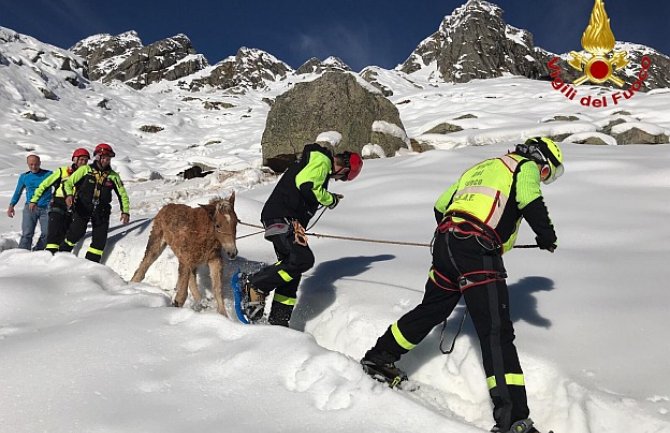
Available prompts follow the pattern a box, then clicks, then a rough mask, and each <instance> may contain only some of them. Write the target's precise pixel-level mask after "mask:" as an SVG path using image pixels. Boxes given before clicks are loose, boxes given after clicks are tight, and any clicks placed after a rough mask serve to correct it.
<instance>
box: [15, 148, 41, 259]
mask: <svg viewBox="0 0 670 433" xmlns="http://www.w3.org/2000/svg"><path fill="white" fill-rule="evenodd" d="M26 163H27V164H28V171H26V172H25V173H21V175H20V176H19V180H18V182H17V183H16V189H15V190H14V195H13V196H12V198H11V199H10V200H9V207H8V208H7V216H8V217H10V218H14V215H15V214H16V211H15V210H14V206H16V204H17V203H18V202H19V200H20V199H21V192H23V190H24V189H25V190H26V206H24V208H23V219H22V220H21V240H20V241H19V248H22V249H24V250H28V251H30V250H31V249H34V250H35V251H37V250H43V249H44V246H45V245H46V239H47V231H48V226H49V216H48V213H47V210H48V208H49V201H50V200H51V191H48V192H47V194H44V195H43V196H42V198H41V199H40V200H39V201H37V205H36V206H35V207H34V208H32V207H30V205H29V203H30V201H31V200H32V198H33V194H35V190H36V189H37V187H38V186H39V185H40V183H42V181H43V180H44V179H46V178H47V177H48V176H49V175H50V174H51V171H50V170H43V169H42V168H41V166H42V161H41V160H40V157H39V156H37V155H28V157H27V158H26ZM38 221H39V223H40V231H41V233H40V237H39V239H38V240H37V243H36V244H35V248H32V246H33V237H34V236H35V227H37V222H38Z"/></svg>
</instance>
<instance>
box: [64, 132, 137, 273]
mask: <svg viewBox="0 0 670 433" xmlns="http://www.w3.org/2000/svg"><path fill="white" fill-rule="evenodd" d="M114 156H116V154H115V153H114V151H113V150H112V147H111V146H110V145H109V144H107V143H100V144H98V145H97V146H96V147H95V150H94V151H93V157H94V160H93V163H91V164H90V165H83V166H81V167H79V168H78V169H77V170H76V171H75V172H74V173H72V175H70V177H68V178H67V179H66V180H65V182H63V188H64V189H65V203H66V205H67V206H68V208H72V212H73V216H72V223H71V224H70V228H69V229H68V231H67V234H66V235H65V239H64V240H63V242H62V243H61V244H60V247H59V251H68V252H69V251H72V249H73V248H74V246H75V245H76V244H77V242H78V241H79V240H80V239H81V238H82V237H83V236H84V233H85V232H86V226H87V225H88V222H89V221H91V226H92V227H93V234H92V241H91V245H90V246H89V248H88V251H86V258H87V259H88V260H91V261H93V262H100V259H101V258H102V254H103V252H104V250H105V245H106V244H107V232H108V231H109V216H110V213H111V210H112V206H111V202H112V192H114V193H115V194H116V196H117V198H118V200H119V204H120V205H121V222H122V223H123V224H128V223H129V222H130V201H129V200H128V194H127V193H126V188H125V187H124V186H123V182H122V181H121V177H120V176H119V174H118V173H117V172H115V171H114V170H112V167H111V165H110V164H111V161H112V158H113V157H114Z"/></svg>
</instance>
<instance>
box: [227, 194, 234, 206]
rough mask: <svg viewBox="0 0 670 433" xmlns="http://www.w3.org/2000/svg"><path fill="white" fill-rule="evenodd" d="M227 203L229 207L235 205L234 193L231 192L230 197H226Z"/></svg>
mask: <svg viewBox="0 0 670 433" xmlns="http://www.w3.org/2000/svg"><path fill="white" fill-rule="evenodd" d="M228 202H229V203H230V205H231V206H232V205H234V204H235V191H233V193H232V194H230V197H228Z"/></svg>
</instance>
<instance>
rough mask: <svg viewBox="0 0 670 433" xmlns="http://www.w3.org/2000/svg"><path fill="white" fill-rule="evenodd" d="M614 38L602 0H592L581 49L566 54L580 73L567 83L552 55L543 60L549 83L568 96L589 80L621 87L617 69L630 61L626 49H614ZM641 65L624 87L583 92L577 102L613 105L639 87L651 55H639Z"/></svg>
mask: <svg viewBox="0 0 670 433" xmlns="http://www.w3.org/2000/svg"><path fill="white" fill-rule="evenodd" d="M615 44H616V40H615V38H614V33H612V29H611V27H610V19H609V17H608V16H607V11H605V3H604V2H603V0H595V4H594V5H593V10H592V11H591V18H590V20H589V25H588V26H587V27H586V30H585V31H584V33H583V34H582V48H583V49H584V51H585V53H584V54H582V53H578V52H576V51H571V52H570V54H569V55H568V58H567V63H568V65H569V66H570V67H571V68H572V69H574V70H577V71H579V72H581V73H582V75H581V76H580V77H579V78H577V79H576V80H575V81H573V82H572V84H571V83H567V82H565V81H563V80H562V79H561V68H560V66H559V65H558V62H559V61H560V60H561V59H560V58H559V57H554V58H553V59H551V60H550V61H549V63H547V66H548V67H549V70H550V71H551V73H550V75H551V78H552V79H553V80H552V82H551V84H552V86H553V88H554V89H555V90H557V91H559V92H561V93H563V95H564V96H565V97H566V98H568V99H570V100H574V99H575V97H576V96H577V89H576V88H575V86H579V85H581V84H584V83H586V82H590V83H592V84H603V83H612V84H614V85H615V86H618V87H623V85H624V84H625V82H624V80H623V79H621V78H620V77H619V76H618V75H617V73H620V72H622V71H623V69H624V68H625V67H626V66H628V65H629V64H630V62H629V59H628V53H626V52H625V51H614V47H615ZM641 66H642V69H641V70H640V71H639V72H638V77H637V80H636V81H635V82H634V83H633V84H632V85H631V86H630V87H629V88H628V89H626V90H625V91H623V92H620V91H616V92H613V93H612V94H610V95H604V96H599V97H593V96H591V95H587V96H584V97H582V98H580V99H579V102H580V103H581V104H582V105H584V106H587V107H588V106H590V107H593V108H604V107H607V106H608V104H610V103H611V104H612V105H617V104H618V103H619V101H621V100H622V99H625V100H627V99H630V98H632V97H633V96H634V95H635V93H636V92H638V91H639V90H640V89H642V86H643V85H644V80H646V79H647V77H648V76H649V68H650V66H651V59H650V58H649V57H648V56H643V57H642V59H641Z"/></svg>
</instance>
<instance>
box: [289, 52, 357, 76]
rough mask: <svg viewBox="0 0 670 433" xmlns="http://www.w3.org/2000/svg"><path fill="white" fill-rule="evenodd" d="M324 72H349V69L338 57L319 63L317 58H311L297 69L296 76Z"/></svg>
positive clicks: (331, 57)
mask: <svg viewBox="0 0 670 433" xmlns="http://www.w3.org/2000/svg"><path fill="white" fill-rule="evenodd" d="M325 71H351V68H350V67H349V66H348V65H347V64H346V63H344V61H342V59H340V58H339V57H335V56H330V57H328V58H327V59H326V60H323V61H321V60H320V59H318V58H317V57H312V58H311V59H309V60H307V61H306V62H305V63H303V64H302V65H301V66H300V67H299V68H298V69H296V71H295V73H296V74H310V73H316V74H320V73H322V72H325Z"/></svg>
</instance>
